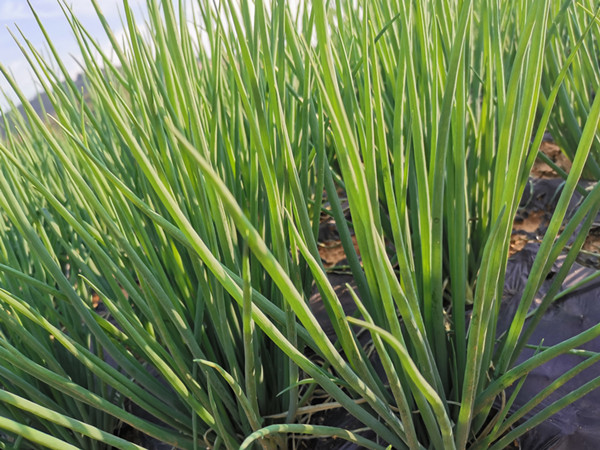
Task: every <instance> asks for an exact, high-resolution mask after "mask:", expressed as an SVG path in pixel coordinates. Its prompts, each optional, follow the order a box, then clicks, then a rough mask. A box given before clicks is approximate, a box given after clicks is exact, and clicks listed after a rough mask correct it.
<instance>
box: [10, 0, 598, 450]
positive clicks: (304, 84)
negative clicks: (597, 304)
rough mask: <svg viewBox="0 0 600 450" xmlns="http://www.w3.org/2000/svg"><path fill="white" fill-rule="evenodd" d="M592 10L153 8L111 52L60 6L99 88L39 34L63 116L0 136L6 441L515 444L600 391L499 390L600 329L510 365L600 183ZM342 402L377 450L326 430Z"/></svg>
mask: <svg viewBox="0 0 600 450" xmlns="http://www.w3.org/2000/svg"><path fill="white" fill-rule="evenodd" d="M92 1H93V2H94V4H95V0H92ZM595 3H596V2H595V1H594V0H582V1H581V2H575V1H569V0H567V1H561V2H559V1H555V0H551V1H549V0H519V1H510V2H497V1H492V0H480V1H474V0H461V1H457V0H438V1H431V2H429V1H421V0H412V1H411V0H407V1H401V0H392V1H384V0H379V1H373V0H371V1H353V2H345V1H335V2H334V1H325V0H314V1H313V2H301V3H300V5H299V6H298V8H297V10H296V9H294V10H292V9H291V8H290V7H289V5H288V4H287V3H286V2H285V1H275V0H274V1H273V2H268V1H267V2H265V1H263V0H257V1H256V2H254V3H251V2H243V1H242V2H235V1H234V0H227V1H222V2H217V3H213V2H210V1H208V0H198V1H197V2H196V3H195V7H194V8H184V7H182V5H181V4H179V5H178V2H171V1H163V2H160V3H159V2H158V1H157V0H148V2H147V7H148V27H149V32H148V33H145V34H142V33H141V32H140V31H139V29H138V27H137V26H136V23H135V19H134V16H133V14H132V12H131V10H130V8H129V5H128V2H127V1H124V2H123V5H124V11H125V15H124V20H125V23H124V26H125V28H126V30H127V31H128V33H127V34H126V39H125V41H124V42H119V41H118V40H117V39H116V38H115V37H114V35H113V33H112V31H111V30H110V29H109V28H108V26H106V28H105V31H106V33H107V36H109V37H110V39H111V42H112V44H113V45H112V47H113V48H112V49H111V51H110V54H109V53H108V52H102V51H101V48H100V47H99V45H98V44H97V43H96V41H94V39H93V38H92V37H91V36H89V35H88V34H87V33H86V30H85V29H84V28H83V27H82V26H81V25H80V23H79V22H78V20H77V17H75V16H74V15H73V14H71V13H70V10H69V8H68V7H67V6H66V5H65V4H64V3H62V5H63V8H64V10H65V14H66V17H67V18H68V19H69V22H70V24H71V27H72V32H73V35H74V37H75V38H76V39H77V40H78V42H79V45H80V47H81V51H82V54H83V58H84V69H85V79H86V83H87V86H86V89H85V95H84V93H83V92H82V90H80V89H79V88H77V86H76V85H75V84H74V83H69V82H67V83H63V82H62V80H63V77H67V78H68V77H69V74H68V73H67V71H66V69H65V67H64V66H63V65H62V64H61V62H60V59H59V58H58V53H57V51H56V49H55V48H54V46H53V44H52V41H51V39H48V46H49V48H50V52H51V54H52V55H53V56H54V57H55V58H56V59H57V61H56V62H47V61H46V60H44V59H43V58H42V57H41V55H40V53H39V52H38V51H37V50H36V49H35V48H33V47H32V46H30V45H29V43H28V41H27V37H26V36H21V37H20V38H19V41H20V42H21V43H22V46H23V51H24V54H25V55H27V57H28V59H29V61H30V64H31V67H32V68H33V70H35V74H36V76H37V78H38V80H39V82H40V83H41V84H42V86H43V88H44V90H45V92H46V94H47V95H48V97H49V99H50V101H51V102H52V105H53V108H54V110H55V113H54V117H53V118H51V119H48V120H46V119H41V118H39V117H38V116H37V115H36V113H35V111H34V110H33V109H32V108H31V107H28V106H25V110H26V114H27V120H26V121H25V120H24V119H23V118H22V117H21V116H19V115H18V114H12V115H11V114H6V115H5V116H4V119H5V121H6V123H5V129H6V130H7V135H6V137H5V139H4V140H3V142H2V143H1V144H0V155H1V156H0V159H1V168H2V169H1V171H0V192H1V195H0V208H1V211H2V216H1V220H0V385H1V386H2V388H3V389H2V390H1V391H0V400H1V401H0V429H1V430H4V432H3V433H4V437H5V440H6V442H7V443H6V444H5V446H6V448H31V446H36V445H44V446H47V447H50V448H56V449H66V448H110V446H114V447H116V448H122V449H126V448H139V447H138V446H137V445H136V444H134V443H132V442H128V441H127V440H126V439H125V438H124V437H122V435H121V437H118V436H119V429H120V428H122V426H123V425H124V424H128V425H129V426H131V427H132V428H133V429H135V430H138V431H139V432H140V433H142V434H144V435H148V436H152V437H153V438H155V439H158V440H160V441H162V442H165V443H168V444H171V445H173V446H176V447H178V448H184V449H191V448H200V447H210V448H222V447H225V448H238V447H240V445H243V446H244V447H247V446H252V445H256V446H258V445H259V444H258V443H260V445H262V446H263V447H265V448H276V447H281V448H286V447H287V441H286V440H287V438H288V436H289V435H290V434H292V433H295V434H308V435H314V436H336V437H338V438H343V439H347V440H351V441H354V442H357V443H359V444H360V445H363V446H365V447H368V448H382V447H383V448H385V447H386V446H388V445H391V446H392V447H393V448H398V449H400V448H411V449H419V448H433V449H453V448H457V449H464V448H488V447H491V448H495V449H500V448H504V447H505V446H506V444H507V443H509V442H511V441H512V440H514V439H515V438H517V437H518V436H519V435H521V434H522V433H524V432H526V431H527V429H529V428H531V427H533V426H535V425H536V424H538V423H540V422H541V421H543V420H545V419H546V418H547V417H548V416H549V415H551V414H552V413H553V412H556V411H557V410H558V409H560V408H561V407H564V406H565V405H566V404H568V403H569V402H572V401H574V400H576V399H577V398H579V397H581V396H582V395H584V394H585V393H586V392H589V391H590V390H591V389H595V388H596V387H598V386H599V385H600V377H598V378H595V379H594V380H593V381H592V382H590V383H588V384H586V385H585V386H584V387H583V388H581V389H579V390H577V391H575V392H573V393H571V394H569V395H568V396H567V397H565V398H564V400H563V401H562V402H558V403H555V404H551V405H549V406H547V407H546V408H545V409H543V410H542V412H541V413H539V414H536V415H534V416H533V417H532V418H529V419H528V420H527V421H526V422H524V423H520V422H518V419H519V418H521V417H523V415H524V414H525V413H526V412H528V411H530V410H531V409H532V408H533V407H535V406H536V405H537V404H539V403H540V402H541V401H542V400H543V399H544V398H546V397H547V396H548V395H550V393H551V392H552V391H553V390H555V389H556V388H558V387H559V386H560V385H562V384H563V383H564V382H565V381H566V380H567V379H569V378H571V377H573V376H575V375H576V374H577V373H578V372H580V371H581V370H584V369H585V368H587V367H589V366H590V365H592V364H593V363H595V362H597V361H598V359H599V357H598V355H596V354H591V355H590V354H586V358H582V360H581V363H580V365H579V366H577V368H576V369H574V370H572V371H571V372H568V373H567V374H565V376H564V377H563V378H560V379H557V380H555V381H554V382H552V383H551V384H550V386H549V388H547V389H546V390H544V391H542V392H541V393H540V396H538V397H536V398H535V399H533V401H532V402H530V403H528V404H526V405H525V406H523V407H522V408H521V409H520V410H517V411H515V410H514V408H512V407H511V405H512V400H513V398H514V396H508V397H507V396H506V394H505V393H504V392H505V389H506V388H508V387H509V386H513V387H514V386H517V389H516V390H515V392H518V385H519V383H520V382H521V381H522V380H523V379H524V377H526V375H527V374H528V373H529V372H530V371H531V370H533V369H534V368H536V367H538V366H540V365H542V364H544V363H546V362H547V361H549V360H551V359H552V358H554V357H556V356H557V355H560V354H563V353H566V352H569V351H571V350H573V349H576V348H578V347H579V346H581V345H582V344H584V343H585V342H588V341H590V340H592V339H594V338H596V337H597V336H599V335H600V324H599V325H596V326H594V327H592V328H590V329H589V330H587V331H585V332H583V333H582V334H581V335H579V336H577V337H575V338H573V339H570V340H568V341H565V342H563V343H561V344H558V345H555V346H552V347H549V348H546V347H543V346H540V349H539V351H538V352H537V353H536V354H535V355H534V356H533V357H531V358H530V359H528V360H527V361H526V362H523V363H520V364H518V365H515V362H516V359H517V357H518V355H519V354H520V353H521V351H522V350H523V348H524V347H525V345H526V344H528V340H529V336H530V335H531V331H532V329H533V327H535V324H536V322H537V321H538V320H539V318H540V317H541V315H542V314H543V313H544V311H545V310H546V308H547V307H548V306H549V305H550V303H551V302H552V300H553V299H554V297H555V296H556V295H557V294H559V293H560V288H561V284H562V281H563V280H564V278H565V276H566V274H567V273H568V270H569V267H570V265H571V264H572V263H573V260H574V259H575V257H576V255H577V253H578V252H579V249H580V248H581V245H582V243H583V239H584V238H585V235H586V233H587V230H589V228H590V226H591V224H592V222H593V220H594V219H595V217H596V215H597V213H598V210H599V209H600V187H598V185H594V186H593V187H592V188H590V189H588V190H587V191H586V190H584V189H583V188H581V187H579V186H578V182H579V180H580V178H581V176H582V174H584V175H585V176H587V177H588V178H590V177H591V178H593V179H597V178H598V175H599V168H598V167H599V166H598V164H599V163H600V141H599V138H600V133H598V130H599V127H598V124H599V121H600V96H597V95H595V93H596V92H597V91H598V88H599V84H600V69H599V64H600V61H599V55H600V49H599V47H598V46H599V43H600V24H599V23H600V22H599V21H598V12H597V5H596V4H595ZM97 10H98V16H99V17H100V19H101V20H103V16H102V13H101V11H100V10H99V9H98V8H97ZM103 23H106V22H105V21H103ZM39 25H40V27H41V28H42V29H43V23H41V22H40V23H39ZM0 71H2V73H3V74H4V76H5V77H6V78H7V79H8V80H9V82H10V83H11V85H12V87H13V89H14V90H15V92H16V93H17V94H18V95H19V96H20V100H21V101H23V102H24V104H26V99H25V98H24V96H23V95H22V94H21V93H20V91H19V88H18V83H17V82H16V81H15V80H14V79H12V77H11V76H10V74H9V73H8V71H7V70H6V69H5V68H4V67H2V66H0ZM9 123H11V125H9ZM547 130H550V131H551V133H552V135H553V137H554V139H555V141H556V142H557V143H559V144H560V145H561V146H563V148H564V150H565V151H566V152H569V155H570V157H571V158H572V162H573V165H572V169H571V170H570V172H569V174H564V175H565V184H564V187H563V189H562V193H561V196H560V199H559V201H558V205H557V207H556V210H555V212H554V215H553V217H552V220H551V223H550V225H549V227H548V230H547V233H546V235H545V237H544V240H543V242H542V244H541V248H540V251H539V253H538V255H537V258H536V260H535V262H534V264H533V267H532V269H531V273H530V275H529V279H528V283H527V286H526V289H525V291H524V293H523V296H522V299H521V303H520V307H519V309H518V311H517V313H516V315H515V317H514V319H513V320H512V324H511V326H510V328H509V329H508V330H507V331H506V333H503V334H502V335H501V337H500V338H498V336H499V333H497V330H496V324H497V319H498V315H499V312H500V302H501V299H502V295H503V286H504V275H505V270H506V264H507V259H508V248H509V240H510V235H511V230H512V224H513V218H514V216H515V213H516V211H517V208H518V205H519V201H520V199H521V196H522V193H523V190H524V188H525V185H526V183H527V180H528V176H529V173H530V170H531V167H532V165H533V163H534V161H535V159H536V157H537V156H538V148H539V145H540V143H541V141H542V137H543V135H544V133H545V132H546V131H547ZM576 189H578V190H579V191H580V192H582V193H583V194H584V195H585V200H584V201H583V202H582V203H581V205H580V207H579V209H578V210H577V212H576V213H575V215H574V216H573V217H572V218H570V219H569V220H568V221H565V220H564V219H565V213H566V210H567V206H568V204H569V201H570V199H571V196H572V195H573V193H574V192H575V190H576ZM342 199H344V200H346V199H347V204H348V207H349V211H350V220H347V217H346V215H345V214H344V210H343V208H342V204H341V200H342ZM322 214H324V215H328V216H331V217H333V218H334V219H335V223H336V227H337V232H338V233H339V235H340V239H341V242H342V245H343V248H344V250H345V253H346V256H347V259H348V266H349V271H350V272H351V274H352V276H353V279H354V282H355V284H356V290H352V293H353V297H354V300H355V302H356V306H357V308H358V312H359V313H357V314H355V315H353V316H351V317H348V316H347V315H346V313H345V312H344V310H343V308H342V305H341V303H340V301H339V298H338V296H337V293H336V291H335V289H334V286H332V284H331V282H330V280H329V279H328V276H327V272H326V270H325V269H324V267H323V265H322V262H321V259H320V257H319V252H318V229H319V223H320V220H321V216H322ZM580 226H581V227H580ZM573 236H576V238H575V240H574V241H572V242H571V241H569V239H571V238H572V237H573ZM353 237H354V238H355V241H356V247H355V245H354V241H353ZM567 244H569V245H568V246H567ZM562 252H568V253H567V255H568V256H567V260H566V262H565V264H564V265H563V266H562V268H561V270H560V272H559V273H558V274H557V275H555V278H554V279H553V285H552V289H551V290H550V292H549V293H548V294H547V295H546V296H545V297H544V300H543V302H542V303H541V304H540V305H538V306H536V309H534V310H533V311H531V310H530V309H531V306H532V302H533V299H534V296H535V294H536V292H537V291H538V289H539V286H540V285H541V283H542V282H543V281H544V280H545V278H546V275H547V274H548V272H549V270H550V268H551V267H552V264H553V262H554V261H555V260H556V258H557V256H558V255H560V254H561V253H562ZM313 286H316V287H317V288H318V290H319V293H320V297H321V299H322V302H323V304H324V306H325V308H326V310H327V313H328V315H329V317H330V319H331V322H332V324H333V327H334V330H335V336H336V339H335V342H332V341H331V340H330V339H329V338H328V337H327V336H326V334H325V332H324V330H323V329H322V327H321V325H319V323H318V321H317V320H316V318H315V317H314V315H313V312H312V311H311V308H310V307H309V304H308V298H309V297H310V295H311V292H312V289H313ZM528 314H529V315H530V316H531V319H530V320H529V321H527V322H526V321H525V319H526V316H527V315H528ZM361 329H366V330H368V331H369V332H370V335H371V341H372V342H371V344H372V345H373V346H374V348H375V350H376V351H375V353H376V358H375V359H376V360H378V361H379V362H380V363H381V365H382V368H383V371H384V372H385V376H384V377H382V376H380V375H379V374H378V373H377V372H376V370H375V369H374V365H373V361H374V358H369V357H368V356H367V353H366V352H365V349H364V348H363V345H362V344H361V343H360V342H359V340H358V339H357V336H356V334H357V332H358V331H359V330H361ZM540 344H541V343H540ZM317 389H318V390H319V391H324V392H326V393H327V395H328V396H329V399H330V400H328V401H327V402H326V403H325V404H323V403H318V402H320V400H318V399H317V398H316V396H315V395H314V394H315V392H316V391H317ZM324 408H325V409H326V408H330V409H332V410H337V409H343V410H345V411H347V412H348V413H350V414H351V415H352V416H354V417H355V418H356V419H357V420H358V421H360V423H362V424H364V426H365V427H367V428H369V429H370V430H372V431H373V432H374V434H375V436H376V438H373V439H368V440H367V439H366V438H365V437H363V436H361V435H360V434H359V433H354V432H352V431H349V430H343V429H339V428H335V427H327V426H322V425H318V424H313V423H311V421H310V420H309V419H310V417H311V416H310V413H312V412H314V411H317V410H321V409H324ZM307 418H308V419H307Z"/></svg>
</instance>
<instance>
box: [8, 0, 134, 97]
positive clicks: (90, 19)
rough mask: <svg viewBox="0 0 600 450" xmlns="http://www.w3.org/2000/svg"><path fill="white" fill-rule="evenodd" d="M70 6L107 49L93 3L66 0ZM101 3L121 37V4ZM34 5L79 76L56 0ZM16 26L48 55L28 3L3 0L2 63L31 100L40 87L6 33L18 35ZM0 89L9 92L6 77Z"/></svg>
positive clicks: (109, 0) (34, 1)
mask: <svg viewBox="0 0 600 450" xmlns="http://www.w3.org/2000/svg"><path fill="white" fill-rule="evenodd" d="M130 3H131V4H132V5H135V6H134V10H135V11H137V12H139V11H141V6H140V4H141V2H140V1H138V0H133V1H131V0H130ZM144 3H145V2H144ZM67 4H70V5H71V6H72V8H73V11H74V12H75V13H76V15H77V17H78V18H79V20H80V21H81V22H82V23H83V25H84V26H85V28H86V29H87V30H88V31H89V32H90V33H91V35H92V36H94V37H95V38H96V39H97V40H98V42H99V43H100V45H101V46H103V47H104V48H108V45H109V43H108V39H107V38H106V36H105V34H104V31H103V30H102V26H101V25H100V22H99V21H98V18H97V16H96V13H95V11H94V8H93V6H92V4H91V2H90V1H89V0H67ZM98 4H99V5H100V8H101V9H102V11H103V13H104V15H105V16H106V18H107V20H108V21H109V23H110V25H111V27H112V29H113V32H115V34H117V36H118V34H119V33H121V32H122V26H121V21H120V15H119V14H120V11H121V9H122V1H120V0H98ZM31 5H32V6H33V8H34V9H35V10H36V12H37V13H38V14H39V16H40V19H41V20H42V22H43V24H44V27H45V28H46V30H47V32H48V34H49V35H50V37H51V39H52V42H53V44H54V45H55V46H56V47H57V48H58V49H59V51H60V53H61V56H62V60H63V61H64V62H65V64H66V66H67V67H68V69H69V71H71V73H72V74H73V75H76V74H77V73H78V72H79V71H80V70H79V68H78V65H77V62H76V61H75V60H74V58H73V56H75V57H77V56H78V53H79V52H78V50H77V44H76V42H75V39H74V38H73V35H72V33H71V31H70V28H69V26H68V24H67V22H66V19H65V18H64V15H63V13H62V11H61V9H60V7H59V5H58V2H57V0H31ZM138 15H141V14H138ZM17 26H18V27H19V29H20V30H21V31H22V32H23V34H24V35H25V36H26V37H27V38H28V39H29V40H30V41H31V42H32V43H33V45H34V46H35V47H36V48H37V49H39V50H41V51H43V54H47V52H46V48H47V46H46V44H45V40H44V37H43V35H42V33H41V32H40V30H39V27H38V25H37V23H36V21H35V19H34V17H33V14H32V13H31V10H30V9H29V6H28V4H27V1H26V0H0V63H2V64H3V65H4V66H5V67H7V68H8V69H9V70H11V71H12V72H13V74H14V76H15V78H16V79H17V82H18V84H19V86H20V87H21V89H22V91H23V92H24V93H25V94H26V95H27V97H28V98H31V97H32V96H33V95H35V93H36V92H37V90H38V87H37V86H36V84H35V83H34V81H33V80H32V76H31V74H30V71H29V69H28V65H27V61H26V60H25V58H24V57H23V55H22V53H21V51H20V50H19V48H18V47H17V45H16V44H15V42H14V40H13V38H12V37H11V35H10V34H9V32H8V30H7V28H8V29H10V30H11V31H13V33H15V34H18V32H17V28H16V27H17ZM72 55H73V56H72ZM0 87H1V88H2V89H3V90H5V91H7V90H8V89H9V88H8V84H7V83H6V81H5V80H4V79H3V77H2V78H1V79H0ZM5 104H6V103H5V101H4V99H3V98H0V106H5Z"/></svg>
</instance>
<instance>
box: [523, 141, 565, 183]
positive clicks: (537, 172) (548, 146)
mask: <svg viewBox="0 0 600 450" xmlns="http://www.w3.org/2000/svg"><path fill="white" fill-rule="evenodd" d="M540 151H542V152H543V153H544V154H545V155H546V156H548V157H549V158H550V159H551V160H552V161H553V162H554V163H555V164H556V165H557V166H558V167H560V168H561V169H562V170H564V171H565V172H567V173H568V172H569V170H571V161H569V158H567V157H566V156H565V155H564V153H563V152H562V151H561V150H560V147H559V146H558V145H556V144H554V143H553V142H547V141H545V142H542V145H541V146H540ZM531 176H532V177H535V178H558V177H559V175H558V173H556V172H555V171H554V169H552V168H551V167H550V166H549V165H548V164H546V163H545V162H544V161H542V160H541V159H539V158H538V159H536V161H535V163H534V164H533V167H532V169H531Z"/></svg>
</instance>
